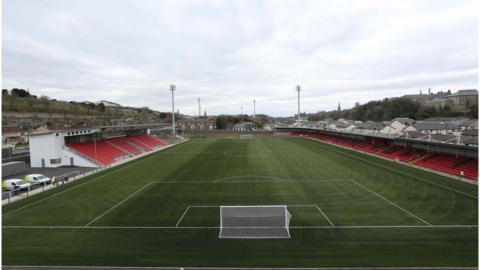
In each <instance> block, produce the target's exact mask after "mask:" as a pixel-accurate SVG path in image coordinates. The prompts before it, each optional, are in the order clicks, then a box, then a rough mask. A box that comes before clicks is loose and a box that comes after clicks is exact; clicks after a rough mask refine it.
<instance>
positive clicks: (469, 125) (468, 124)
mask: <svg viewBox="0 0 480 270" xmlns="http://www.w3.org/2000/svg"><path fill="white" fill-rule="evenodd" d="M461 127H462V129H464V130H466V129H477V130H478V119H467V120H464V121H463V122H462V124H461Z"/></svg>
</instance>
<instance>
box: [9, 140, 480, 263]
mask: <svg viewBox="0 0 480 270" xmlns="http://www.w3.org/2000/svg"><path fill="white" fill-rule="evenodd" d="M477 196H478V192H477V187H476V186H474V185H471V184H466V183H463V182H460V181H456V180H452V179H448V178H445V177H442V176H438V175H435V174H431V173H428V172H425V171H421V170H417V169H414V168H409V167H405V166H402V165H400V164H394V163H392V162H389V161H385V160H382V159H379V158H375V157H371V156H368V155H364V154H361V153H357V152H354V151H351V150H346V149H341V148H338V147H336V146H331V145H327V144H324V143H321V142H316V141H311V140H308V139H303V138H284V137H270V136H259V137H255V138H254V139H253V140H245V139H243V140H242V139H238V136H236V139H231V138H206V139H193V140H192V141H189V142H186V143H184V144H181V145H179V146H176V147H173V148H170V149H168V150H165V151H162V152H159V153H156V154H152V155H150V156H147V157H144V158H141V159H138V160H135V161H132V162H129V163H127V164H124V165H122V166H119V167H116V168H113V169H110V170H107V171H104V172H102V173H99V174H97V175H94V176H91V177H88V178H85V179H83V180H80V181H78V182H74V183H71V184H68V185H65V186H62V187H59V188H57V189H55V190H50V191H47V192H44V193H42V194H40V195H37V196H32V197H30V198H27V199H24V200H21V201H19V202H16V203H13V204H11V205H8V206H4V207H3V216H2V221H3V225H2V226H3V230H2V236H3V243H2V244H3V254H2V255H3V256H2V258H3V264H4V265H49V266H53V265H64V266H65V265H75V266H88V265H95V266H203V267H206V266H211V267H212V266H216V267H253V266H256V267H366V266H388V267H397V266H411V267H417V266H418V267H420V266H455V267H460V266H476V265H477V260H478V258H477V252H478V250H477V241H478V237H477V234H478V228H477V217H478V209H477V200H478V199H477ZM275 204H281V205H288V209H289V211H290V212H291V213H292V220H291V223H290V225H291V228H290V233H291V238H290V239H254V240H252V239H249V240H245V239H219V238H218V233H219V229H218V226H219V208H218V206H220V205H275Z"/></svg>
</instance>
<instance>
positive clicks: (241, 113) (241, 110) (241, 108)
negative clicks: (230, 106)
mask: <svg viewBox="0 0 480 270" xmlns="http://www.w3.org/2000/svg"><path fill="white" fill-rule="evenodd" d="M240 115H243V105H242V106H240Z"/></svg>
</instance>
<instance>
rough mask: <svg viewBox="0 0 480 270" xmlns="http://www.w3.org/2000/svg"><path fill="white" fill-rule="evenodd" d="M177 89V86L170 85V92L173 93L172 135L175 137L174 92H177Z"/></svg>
mask: <svg viewBox="0 0 480 270" xmlns="http://www.w3.org/2000/svg"><path fill="white" fill-rule="evenodd" d="M176 88H177V87H176V86H175V84H171V85H170V91H172V134H173V135H175V134H176V132H175V102H174V98H173V96H174V95H173V92H175V89H176Z"/></svg>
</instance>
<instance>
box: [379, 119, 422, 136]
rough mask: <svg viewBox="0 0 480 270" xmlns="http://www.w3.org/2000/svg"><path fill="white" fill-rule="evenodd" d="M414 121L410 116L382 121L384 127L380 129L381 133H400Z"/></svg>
mask: <svg viewBox="0 0 480 270" xmlns="http://www.w3.org/2000/svg"><path fill="white" fill-rule="evenodd" d="M414 123H415V120H413V119H410V118H401V117H397V118H394V119H392V121H390V122H388V123H384V124H385V127H384V128H382V129H381V130H380V133H382V134H401V133H403V131H404V129H405V128H406V127H408V126H411V125H413V124H414Z"/></svg>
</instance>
